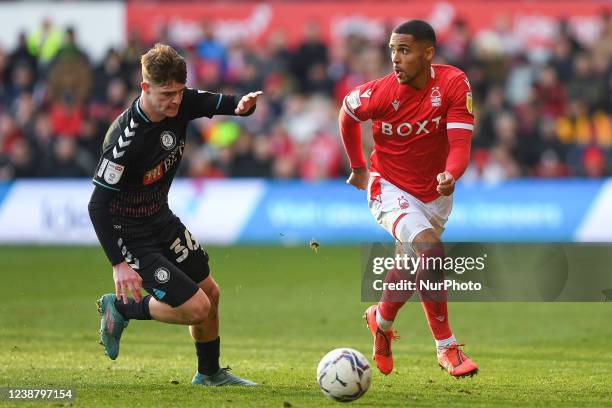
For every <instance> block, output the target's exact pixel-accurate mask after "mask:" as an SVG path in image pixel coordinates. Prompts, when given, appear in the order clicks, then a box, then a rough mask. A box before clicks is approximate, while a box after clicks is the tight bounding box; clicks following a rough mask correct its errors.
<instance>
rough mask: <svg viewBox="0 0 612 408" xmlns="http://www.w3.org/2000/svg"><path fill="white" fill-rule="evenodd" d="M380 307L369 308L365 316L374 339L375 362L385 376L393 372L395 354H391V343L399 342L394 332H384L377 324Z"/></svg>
mask: <svg viewBox="0 0 612 408" xmlns="http://www.w3.org/2000/svg"><path fill="white" fill-rule="evenodd" d="M377 308H378V305H372V306H370V307H368V308H367V309H366V311H365V313H364V315H363V318H364V319H365V321H366V325H367V326H368V328H369V329H370V331H371V332H372V336H373V337H374V351H373V354H374V361H376V366H377V367H378V369H379V370H380V372H381V373H383V374H384V375H389V374H390V373H391V371H393V354H392V353H391V341H393V340H398V339H399V337H398V336H396V334H395V331H394V330H387V331H382V330H381V329H380V328H379V327H378V323H377V322H376V310H377Z"/></svg>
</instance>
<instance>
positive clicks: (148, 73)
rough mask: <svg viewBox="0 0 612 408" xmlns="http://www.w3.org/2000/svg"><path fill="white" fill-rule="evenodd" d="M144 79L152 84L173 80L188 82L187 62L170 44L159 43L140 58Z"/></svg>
mask: <svg viewBox="0 0 612 408" xmlns="http://www.w3.org/2000/svg"><path fill="white" fill-rule="evenodd" d="M140 65H141V67H142V79H143V80H144V81H145V82H148V83H150V84H152V85H157V86H164V85H167V84H169V83H170V82H172V81H176V82H178V83H181V84H184V83H186V82H187V64H185V60H184V59H183V57H181V56H180V55H179V53H178V52H176V50H175V49H174V48H172V47H171V46H169V45H166V44H162V43H157V44H155V46H154V47H153V48H151V49H150V50H149V51H147V52H146V54H144V55H143V56H142V57H141V58H140Z"/></svg>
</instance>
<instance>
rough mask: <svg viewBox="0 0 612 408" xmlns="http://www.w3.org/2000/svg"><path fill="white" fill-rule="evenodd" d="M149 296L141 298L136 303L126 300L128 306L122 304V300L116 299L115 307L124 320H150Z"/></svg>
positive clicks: (130, 299)
mask: <svg viewBox="0 0 612 408" xmlns="http://www.w3.org/2000/svg"><path fill="white" fill-rule="evenodd" d="M150 300H151V295H147V296H145V297H143V298H142V300H141V301H140V302H136V301H135V300H134V299H133V298H129V299H128V304H127V305H126V304H124V303H123V299H120V298H117V300H115V307H116V308H117V310H118V311H119V313H121V315H122V316H123V317H125V318H126V319H136V320H151V313H150V312H149V301H150Z"/></svg>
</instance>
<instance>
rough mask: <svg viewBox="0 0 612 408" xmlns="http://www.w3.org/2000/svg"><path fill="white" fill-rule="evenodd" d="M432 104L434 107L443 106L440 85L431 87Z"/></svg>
mask: <svg viewBox="0 0 612 408" xmlns="http://www.w3.org/2000/svg"><path fill="white" fill-rule="evenodd" d="M431 106H432V107H434V108H438V107H440V106H442V94H441V93H440V87H439V86H434V87H433V88H431Z"/></svg>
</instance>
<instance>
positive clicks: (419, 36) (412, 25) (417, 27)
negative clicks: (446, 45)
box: [393, 20, 436, 47]
mask: <svg viewBox="0 0 612 408" xmlns="http://www.w3.org/2000/svg"><path fill="white" fill-rule="evenodd" d="M393 32H394V33H396V34H409V35H411V36H413V37H414V39H415V40H416V41H426V42H429V43H431V45H433V46H434V47H435V46H436V32H435V31H434V29H433V27H432V26H431V25H429V23H427V22H426V21H423V20H410V21H406V22H403V23H402V24H400V25H398V26H397V27H395V29H394V30H393Z"/></svg>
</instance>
